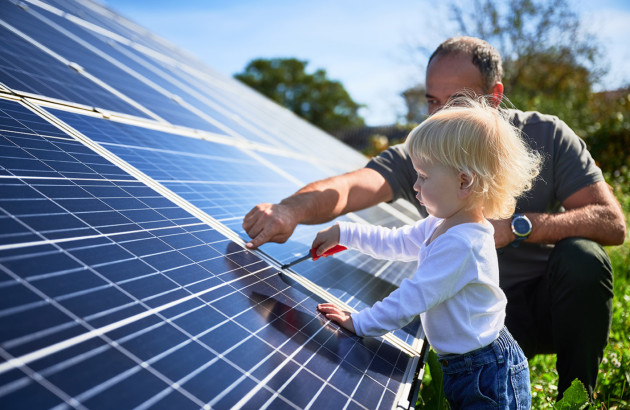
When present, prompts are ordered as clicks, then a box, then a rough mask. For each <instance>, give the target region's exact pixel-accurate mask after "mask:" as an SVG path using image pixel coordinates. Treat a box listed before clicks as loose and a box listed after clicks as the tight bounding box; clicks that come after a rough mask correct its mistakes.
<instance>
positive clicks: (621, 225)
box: [243, 37, 626, 398]
mask: <svg viewBox="0 0 630 410" xmlns="http://www.w3.org/2000/svg"><path fill="white" fill-rule="evenodd" d="M501 76H502V66H501V58H500V56H499V54H498V52H497V51H496V50H495V49H494V48H493V47H492V46H490V45H489V44H488V43H487V42H485V41H483V40H480V39H476V38H471V37H455V38H451V39H449V40H447V41H445V42H444V43H442V44H441V45H440V46H439V47H438V49H437V50H436V51H435V52H434V53H433V55H432V56H431V58H430V59H429V65H428V67H427V73H426V97H427V102H428V106H429V114H433V113H435V112H436V111H437V110H439V109H440V108H441V107H442V106H443V105H444V104H445V103H446V102H447V101H448V100H449V99H451V98H452V97H453V96H456V95H459V94H462V93H470V92H474V93H475V94H477V95H480V96H481V95H484V96H488V97H487V98H491V100H492V102H493V104H494V105H496V106H497V107H498V105H499V104H500V102H501V100H502V98H503V84H502V83H501ZM506 114H507V115H508V116H509V118H510V121H511V122H512V123H513V124H514V125H515V126H517V127H518V128H520V129H521V130H522V132H523V134H524V137H525V139H526V140H527V141H528V143H529V144H530V145H531V146H532V147H533V148H535V149H537V150H538V151H540V152H541V153H542V154H543V156H544V158H545V162H544V165H543V170H542V172H541V176H540V178H539V179H538V180H537V181H536V183H535V185H534V187H533V188H532V189H531V190H530V191H529V192H528V193H527V194H526V195H525V196H524V197H522V198H521V199H519V201H518V204H517V207H516V209H517V213H516V214H515V215H514V217H513V218H511V219H507V220H495V221H492V223H493V225H494V228H495V242H496V247H497V248H500V249H499V251H498V252H499V265H500V280H501V287H502V289H503V290H504V292H505V293H506V296H507V298H508V306H507V317H506V325H507V327H508V329H509V330H510V332H512V334H513V335H514V337H515V339H516V340H517V341H518V343H519V344H520V346H521V347H522V348H523V350H524V351H525V353H526V355H527V356H528V357H530V358H531V357H533V356H534V355H536V354H539V353H556V354H557V363H556V367H557V369H558V374H559V378H560V380H559V386H558V391H559V398H560V397H562V393H563V392H564V390H565V389H566V388H568V387H569V386H570V384H571V382H572V381H573V380H574V379H575V378H578V379H579V380H581V381H582V382H583V383H584V385H585V386H586V387H587V389H588V391H589V394H592V392H593V389H594V387H595V384H596V381H597V371H598V368H599V363H600V362H601V359H602V356H603V350H604V348H605V346H606V344H607V343H608V332H609V330H610V322H611V317H612V296H613V293H612V269H611V266H610V261H609V259H608V256H607V255H606V253H605V251H604V250H603V248H602V247H601V245H618V244H621V243H623V241H624V239H625V234H626V232H625V229H626V227H625V220H624V216H623V212H622V210H621V207H620V206H619V204H618V202H617V201H616V199H615V197H614V195H613V194H612V192H611V190H610V189H609V187H608V186H607V184H606V183H605V181H604V179H603V176H602V173H601V170H600V169H599V168H598V167H597V166H596V165H595V163H594V161H593V159H592V157H591V155H590V154H589V152H588V151H587V150H586V147H585V144H584V142H583V141H582V140H580V139H579V138H578V137H577V135H575V133H574V132H573V131H572V130H571V129H570V128H569V127H568V126H567V125H566V124H565V123H564V122H562V121H560V120H559V119H558V118H556V117H552V116H547V115H543V114H540V113H537V112H522V111H518V110H506ZM415 177H416V176H415V173H414V170H413V166H412V164H411V162H410V160H409V158H408V156H407V155H406V153H405V152H404V150H402V147H401V146H395V147H391V148H389V149H388V150H386V151H385V152H383V153H382V154H381V155H380V156H378V157H376V158H374V159H372V160H371V161H370V162H369V163H368V165H367V166H366V167H365V168H362V169H359V170H356V171H353V172H350V173H347V174H344V175H340V176H336V177H332V178H328V179H325V180H322V181H317V182H314V183H311V184H309V185H307V186H305V187H304V188H302V189H300V190H299V191H297V192H296V193H295V194H293V195H292V196H290V197H288V198H286V199H284V200H282V201H281V202H280V203H279V204H269V203H263V204H258V205H257V206H256V207H254V208H253V209H252V210H251V211H250V212H249V213H248V214H247V215H246V216H245V218H244V221H243V228H244V229H245V230H246V232H247V233H248V234H249V235H250V237H251V238H252V240H251V241H250V242H249V243H248V244H247V246H248V247H249V248H250V249H255V248H257V247H258V246H260V245H262V244H264V243H266V242H269V241H272V242H284V241H286V240H287V239H288V238H289V237H290V236H291V234H292V233H293V230H294V229H295V227H296V226H297V224H298V223H304V224H315V223H324V222H327V221H330V220H331V219H333V218H335V217H337V216H339V215H342V214H345V213H347V212H352V211H356V210H360V209H363V208H366V207H370V206H373V205H376V204H378V203H380V202H389V201H392V200H395V199H398V198H404V199H407V200H409V201H410V202H411V203H412V204H414V205H418V204H417V201H415V199H414V195H415V193H414V191H413V182H414V180H415ZM418 206H419V205H418ZM419 212H420V214H421V215H423V216H426V212H425V211H424V209H422V208H419Z"/></svg>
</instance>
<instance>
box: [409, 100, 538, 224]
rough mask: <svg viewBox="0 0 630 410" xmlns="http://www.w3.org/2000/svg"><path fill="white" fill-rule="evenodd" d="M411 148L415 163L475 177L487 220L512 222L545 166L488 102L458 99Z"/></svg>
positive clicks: (416, 135)
mask: <svg viewBox="0 0 630 410" xmlns="http://www.w3.org/2000/svg"><path fill="white" fill-rule="evenodd" d="M406 148H407V151H408V152H409V154H410V155H411V156H412V157H414V158H420V159H423V160H426V161H429V162H434V163H435V162H437V163H441V164H443V165H446V166H449V167H452V168H454V169H455V170H457V171H458V172H464V173H465V174H467V175H469V176H470V178H471V184H470V185H471V188H472V197H471V199H472V202H471V204H472V206H475V205H478V204H481V205H482V206H483V212H484V216H485V217H486V218H508V217H510V216H511V215H512V214H513V213H514V208H515V206H516V198H517V197H519V196H520V195H521V194H523V193H524V192H526V191H528V190H529V189H530V188H531V186H532V183H533V181H534V179H535V178H536V177H537V176H538V173H539V171H540V166H541V162H542V160H541V156H540V154H538V153H537V152H536V151H533V150H531V149H530V148H529V147H528V145H527V144H526V143H525V142H524V141H523V139H522V138H521V135H520V131H519V130H518V129H517V128H515V127H514V126H513V125H511V124H510V123H509V122H508V120H507V119H506V118H505V117H504V116H503V114H502V113H501V112H500V111H499V110H498V109H496V108H494V107H492V106H490V105H489V104H488V103H487V102H486V100H485V99H483V98H481V99H476V100H475V99H472V98H468V97H459V98H456V99H454V100H453V101H452V102H451V103H449V104H447V106H446V107H445V108H443V109H441V110H440V111H438V112H436V113H435V114H433V115H432V116H431V117H429V118H428V119H427V120H425V121H424V122H422V123H421V124H420V125H418V126H417V127H416V128H414V129H413V130H412V131H411V132H410V133H409V136H408V137H407V141H406Z"/></svg>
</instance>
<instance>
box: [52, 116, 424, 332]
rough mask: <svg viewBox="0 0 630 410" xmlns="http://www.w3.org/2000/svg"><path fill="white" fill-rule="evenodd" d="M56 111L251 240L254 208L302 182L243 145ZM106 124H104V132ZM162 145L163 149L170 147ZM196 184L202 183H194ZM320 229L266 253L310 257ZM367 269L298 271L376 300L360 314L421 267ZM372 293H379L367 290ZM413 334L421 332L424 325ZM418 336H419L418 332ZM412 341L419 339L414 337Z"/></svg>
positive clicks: (346, 293)
mask: <svg viewBox="0 0 630 410" xmlns="http://www.w3.org/2000/svg"><path fill="white" fill-rule="evenodd" d="M51 112H53V113H54V114H55V115H56V116H57V117H59V118H60V119H62V120H64V121H65V122H67V123H68V124H70V125H72V126H73V127H74V128H76V129H77V130H79V131H81V132H83V133H84V134H86V135H88V136H89V137H90V138H91V139H93V140H95V141H98V142H101V143H104V145H105V146H106V147H107V148H108V149H109V150H110V151H111V152H113V153H115V154H117V155H118V156H119V157H121V158H123V159H124V160H125V161H127V162H128V163H130V164H132V165H134V166H135V167H137V168H138V169H139V170H140V171H142V172H144V173H145V174H147V175H149V176H150V177H152V178H154V179H156V180H158V181H160V182H163V185H164V186H166V187H168V188H169V189H171V190H172V191H173V192H175V193H177V194H178V195H180V196H182V197H183V198H185V199H187V200H188V201H189V202H191V203H193V204H194V205H196V206H197V207H199V208H200V209H202V210H204V211H205V212H207V213H208V214H210V215H211V216H213V217H214V218H215V219H217V220H218V221H221V222H224V223H225V224H226V225H227V226H229V227H230V228H231V229H233V230H234V231H235V232H237V233H239V234H240V235H241V237H242V238H243V239H247V235H246V234H245V232H243V230H242V228H241V227H240V224H241V222H242V219H243V217H244V215H245V213H246V212H247V211H248V210H249V209H250V207H251V205H252V204H255V203H257V202H264V201H268V200H270V198H271V200H274V197H275V198H276V199H277V200H279V199H281V198H283V197H285V196H287V195H288V194H290V193H292V192H293V191H294V190H295V187H296V184H293V183H290V182H289V181H286V179H285V178H282V176H281V175H278V174H277V173H274V172H272V171H270V169H269V168H267V167H266V166H264V164H260V163H256V162H253V161H252V160H251V157H250V156H248V155H247V154H246V153H244V152H243V151H242V150H240V149H238V148H236V147H231V146H225V145H223V144H219V143H214V142H210V141H204V140H200V139H196V138H190V137H185V136H179V135H174V134H171V133H166V132H161V131H154V130H147V129H142V128H139V127H134V126H131V125H125V124H116V123H113V122H111V121H104V120H102V119H98V118H91V117H85V116H80V115H77V114H71V113H66V112H61V111H59V110H51ZM101 123H105V124H104V125H103V126H101V125H100V124H101ZM112 136H115V137H114V138H115V139H114V140H115V141H126V142H127V145H125V146H123V147H120V146H119V145H118V143H117V142H116V143H113V144H112V143H109V142H108V141H113V140H112ZM136 144H137V145H136ZM144 146H146V148H145V147H144ZM160 147H164V149H161V148H160ZM259 155H261V156H262V157H266V158H268V159H267V161H268V162H269V163H272V164H278V167H280V168H281V169H282V171H285V172H286V174H287V175H290V176H292V177H297V178H299V177H304V178H308V177H312V178H314V179H318V178H324V177H327V176H329V175H331V174H332V173H328V174H326V173H324V172H322V171H321V170H320V172H322V173H321V174H317V169H316V168H314V167H312V166H311V167H304V164H303V163H301V162H300V161H297V160H294V159H292V158H291V157H280V156H272V155H269V154H259ZM208 163H212V164H213V166H212V167H211V168H210V167H207V164H208ZM302 169H303V170H304V171H302ZM282 180H285V181H286V182H287V183H286V184H284V185H282V184H281V183H278V182H276V183H275V184H270V183H269V182H266V181H282ZM195 181H196V182H197V183H191V182H195ZM307 181H308V180H307ZM273 185H276V188H277V194H275V195H273V192H274V190H273V188H274V186H273ZM270 191H271V192H270ZM364 213H367V214H368V216H369V217H370V219H369V220H372V221H376V222H377V223H379V224H382V225H392V224H393V220H394V218H393V217H392V216H391V215H390V214H387V213H386V212H383V211H380V212H379V211H378V210H376V209H374V210H371V211H365V212H364ZM317 229H321V227H300V228H299V230H300V231H301V232H299V233H298V234H297V235H294V236H293V237H292V239H291V241H289V243H287V244H284V245H282V246H280V247H279V246H266V247H265V251H266V252H268V253H269V254H270V255H272V256H273V257H274V258H275V259H277V260H280V261H283V260H284V261H287V260H290V259H293V258H294V257H295V255H296V254H301V253H304V252H305V251H306V250H307V249H308V248H309V247H310V243H311V241H312V239H313V237H314V235H315V233H316V232H317ZM368 261H369V262H368ZM346 263H347V261H346ZM364 263H370V264H371V265H372V266H371V267H372V268H374V267H375V264H374V262H373V261H372V259H371V258H369V257H366V256H362V255H356V256H355V257H354V261H352V262H350V266H351V267H352V268H353V269H349V266H348V265H346V264H344V263H338V264H336V265H331V266H325V267H324V266H318V269H313V268H312V267H310V268H309V267H308V266H307V265H299V266H296V267H295V268H294V269H295V270H296V271H297V272H299V273H300V274H302V275H304V276H305V277H307V278H308V279H310V280H311V281H313V282H314V283H316V284H318V285H319V286H321V287H322V288H323V289H325V290H327V291H329V292H331V293H332V294H334V295H335V296H340V299H342V300H346V299H348V298H349V297H351V296H350V295H352V294H354V293H353V292H351V290H352V289H361V290H362V291H363V292H362V294H364V295H366V296H368V295H371V296H370V297H369V298H368V299H367V300H366V301H363V302H362V303H356V302H355V307H357V308H358V309H360V308H363V307H366V306H368V305H371V304H373V303H374V302H376V301H378V300H380V299H382V298H383V297H384V296H386V295H387V294H388V293H389V292H391V290H393V287H392V286H391V284H392V283H393V284H396V285H397V284H398V283H400V281H401V280H402V279H403V278H404V277H407V276H408V275H410V274H411V273H413V271H414V268H413V267H414V266H415V265H414V264H404V263H397V264H395V265H393V266H391V265H388V266H391V268H389V267H388V268H386V269H383V271H385V272H384V273H382V278H374V277H373V275H371V274H369V273H367V272H366V271H364V270H362V269H361V270H354V268H356V267H357V266H360V265H361V264H364ZM320 264H321V262H320ZM345 270H350V271H351V273H350V274H348V273H345V272H344V271H345ZM377 270H378V269H377ZM333 275H337V276H339V277H345V278H346V281H345V282H343V281H342V282H340V281H338V280H337V281H334V280H333V281H331V280H330V279H328V277H329V276H333ZM386 281H389V286H385V287H384V286H382V284H383V283H388V282H386ZM331 283H335V284H336V286H338V288H337V289H335V288H334V287H332V286H331ZM350 285H353V286H350ZM369 289H374V290H375V291H374V292H371V293H370V292H366V291H367V290H369ZM414 329H417V326H416V327H415V328H414ZM413 334H414V335H415V332H414V333H413ZM409 337H410V335H409V334H405V335H404V338H405V339H408V338H409ZM411 337H412V338H413V336H411Z"/></svg>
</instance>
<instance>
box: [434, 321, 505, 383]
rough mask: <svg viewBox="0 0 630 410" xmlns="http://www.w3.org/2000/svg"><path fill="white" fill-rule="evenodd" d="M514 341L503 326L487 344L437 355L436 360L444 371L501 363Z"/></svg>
mask: <svg viewBox="0 0 630 410" xmlns="http://www.w3.org/2000/svg"><path fill="white" fill-rule="evenodd" d="M514 343H515V342H514V338H513V337H512V335H511V334H510V332H509V331H508V330H507V328H506V327H503V329H501V331H500V332H499V336H497V338H496V339H495V340H494V341H493V342H492V343H490V344H489V345H487V346H484V347H481V348H479V349H475V350H472V351H470V352H468V353H462V354H446V355H438V360H439V362H440V363H441V364H442V368H443V369H444V370H445V371H446V369H448V371H449V372H451V371H462V370H467V369H472V368H473V367H478V366H483V365H485V364H488V363H495V362H498V363H503V362H504V361H505V354H506V352H507V350H508V349H509V348H510V346H511V345H513V344H514Z"/></svg>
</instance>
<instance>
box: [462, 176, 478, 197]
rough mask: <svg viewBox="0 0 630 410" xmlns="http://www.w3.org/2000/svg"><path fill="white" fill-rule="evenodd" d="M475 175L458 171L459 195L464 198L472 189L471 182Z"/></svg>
mask: <svg viewBox="0 0 630 410" xmlns="http://www.w3.org/2000/svg"><path fill="white" fill-rule="evenodd" d="M474 179H475V177H474V176H473V175H472V174H468V173H466V172H460V173H459V193H458V194H459V197H460V199H465V198H466V197H468V195H470V194H471V193H472V191H473V182H474Z"/></svg>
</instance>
